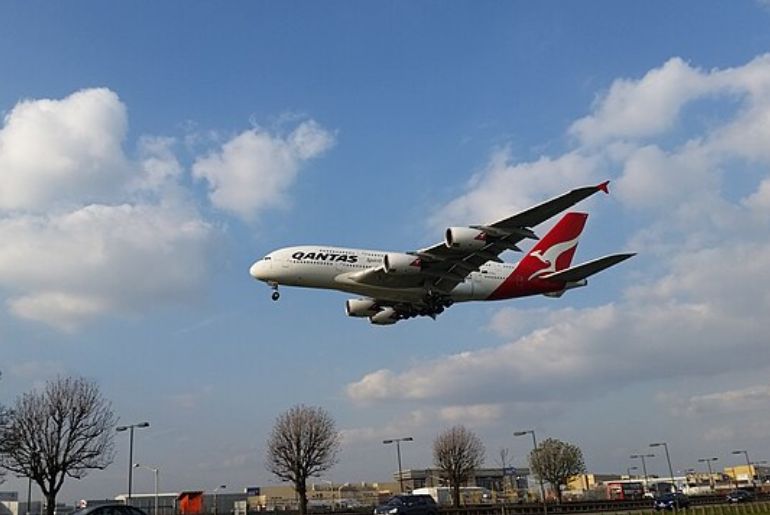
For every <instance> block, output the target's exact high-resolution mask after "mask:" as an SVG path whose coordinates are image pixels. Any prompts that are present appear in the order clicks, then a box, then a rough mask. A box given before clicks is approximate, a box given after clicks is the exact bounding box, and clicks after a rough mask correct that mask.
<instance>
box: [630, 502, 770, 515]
mask: <svg viewBox="0 0 770 515" xmlns="http://www.w3.org/2000/svg"><path fill="white" fill-rule="evenodd" d="M680 511H681V512H682V514H683V515H770V502H750V503H742V504H718V505H711V506H691V507H690V508H689V509H686V510H680ZM661 513H671V512H659V511H655V510H644V511H633V512H629V515H656V514H657V515H661Z"/></svg>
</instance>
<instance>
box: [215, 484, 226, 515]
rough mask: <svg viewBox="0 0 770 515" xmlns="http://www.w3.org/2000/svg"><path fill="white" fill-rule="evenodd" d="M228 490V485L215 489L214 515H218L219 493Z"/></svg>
mask: <svg viewBox="0 0 770 515" xmlns="http://www.w3.org/2000/svg"><path fill="white" fill-rule="evenodd" d="M225 488H227V485H219V486H218V487H216V488H215V489H214V515H217V492H218V491H219V490H220V489H222V490H224V489H225Z"/></svg>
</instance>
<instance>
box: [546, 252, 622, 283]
mask: <svg viewBox="0 0 770 515" xmlns="http://www.w3.org/2000/svg"><path fill="white" fill-rule="evenodd" d="M635 255H636V253H628V254H612V255H611V256H604V257H601V258H599V259H594V260H593V261H588V262H587V263H582V264H580V265H577V266H573V267H571V268H566V269H564V270H560V271H558V272H554V273H552V274H548V275H542V276H540V278H541V279H547V280H548V281H564V282H568V283H570V282H575V281H580V280H581V279H586V278H588V277H591V276H592V275H594V274H596V273H599V272H601V271H602V270H604V269H605V268H609V267H611V266H613V265H617V264H618V263H620V262H622V261H625V260H626V259H628V258H630V257H633V256H635Z"/></svg>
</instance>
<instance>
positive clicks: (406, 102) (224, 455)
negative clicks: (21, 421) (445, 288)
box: [0, 0, 770, 502]
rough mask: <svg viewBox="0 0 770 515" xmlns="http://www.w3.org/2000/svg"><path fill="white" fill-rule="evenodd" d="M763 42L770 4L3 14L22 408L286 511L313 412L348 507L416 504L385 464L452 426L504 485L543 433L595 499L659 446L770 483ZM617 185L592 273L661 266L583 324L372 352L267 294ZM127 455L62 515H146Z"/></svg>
mask: <svg viewBox="0 0 770 515" xmlns="http://www.w3.org/2000/svg"><path fill="white" fill-rule="evenodd" d="M769 29H770V3H768V2H767V1H756V0H744V1H736V2H730V3H729V5H728V4H726V3H725V2H719V1H712V0H697V1H696V0H692V1H686V0H682V1H677V2H671V1H667V0H666V1H664V0H653V1H649V2H631V1H614V0H613V1H610V0H592V1H587V2H555V1H543V2H523V1H510V2H498V1H484V2H471V1H458V2H451V3H446V2H431V1H416V2H414V1H392V2H376V3H375V2H353V1H331V2H299V1H289V2H229V3H227V4H226V5H225V4H220V3H214V2H202V1H195V2H165V3H156V2H146V1H145V2H132V3H110V4H105V3H102V2H93V1H74V2H66V3H46V2H4V3H2V5H0V71H1V72H0V73H1V75H0V76H1V77H2V80H0V112H1V113H2V122H1V124H0V372H2V377H0V402H2V403H4V404H6V405H12V404H13V402H14V400H15V399H16V398H17V396H18V395H20V394H21V393H23V392H27V391H30V390H32V389H34V388H40V387H41V385H43V384H45V382H46V381H47V380H50V379H52V378H55V377H57V376H64V375H78V376H83V377H85V378H88V379H90V380H93V381H95V382H96V383H97V384H98V385H99V386H100V388H101V390H102V393H103V394H104V396H105V397H106V398H107V399H109V401H110V402H111V403H112V407H113V409H114V411H115V414H116V416H117V417H119V420H120V423H121V424H131V423H137V422H142V421H149V422H150V424H151V425H150V427H149V428H148V429H141V430H137V432H136V435H135V442H134V444H135V445H134V451H135V453H134V461H135V462H138V463H141V464H146V465H149V466H153V467H159V468H160V483H161V489H162V490H165V491H181V490H190V489H204V490H213V489H214V488H215V487H216V486H218V485H222V484H226V485H227V486H228V489H227V490H228V491H234V492H235V491H241V490H242V489H243V488H244V487H247V486H265V485H271V484H276V483H277V480H276V479H275V478H273V477H271V476H270V474H269V473H268V472H267V470H266V469H265V465H264V449H265V441H266V439H267V437H268V435H269V432H270V429H271V427H272V424H273V423H274V421H275V418H276V417H277V416H278V415H279V414H280V413H281V412H283V411H284V410H286V409H288V408H290V407H291V406H293V405H296V404H305V405H313V406H321V407H323V408H325V409H326V410H328V411H329V413H330V414H331V415H332V416H333V417H334V419H335V420H336V422H337V426H338V428H339V429H340V430H341V431H342V434H343V448H342V452H341V455H340V460H339V463H338V464H337V465H336V466H335V467H334V468H333V469H332V470H331V471H330V472H329V473H328V474H326V475H325V476H324V477H323V478H319V481H321V480H327V481H328V480H330V481H333V482H335V483H339V482H348V481H349V482H353V481H355V482H358V481H384V480H388V479H389V478H390V477H392V473H393V471H394V470H395V469H396V456H395V449H393V448H392V446H385V445H383V444H382V440H383V439H385V438H396V437H403V436H412V437H413V438H414V442H411V443H406V444H404V446H403V447H402V455H403V464H404V467H405V468H423V467H428V466H430V465H431V464H432V457H431V443H432V440H433V438H435V436H436V435H437V434H438V433H439V432H441V431H442V430H444V429H446V428H448V427H450V426H452V425H454V424H463V425H465V426H466V427H468V428H470V429H472V430H473V431H475V432H476V433H477V434H478V435H479V436H480V437H481V439H482V441H483V442H484V444H485V446H486V450H487V453H486V457H487V458H486V463H487V465H488V466H499V456H500V449H502V448H507V449H510V452H511V456H512V459H513V463H514V465H517V466H525V465H526V455H527V453H528V451H529V449H530V447H529V446H530V441H529V440H527V439H526V438H515V437H514V436H513V432H514V431H518V430H523V429H534V430H535V431H536V432H537V436H538V438H541V439H542V438H546V437H553V438H559V439H562V440H565V441H568V442H571V443H574V444H576V445H578V446H579V447H581V449H582V450H583V453H584V456H585V461H586V465H587V467H588V469H589V470H590V471H592V472H596V473H621V472H625V471H626V469H627V467H630V466H635V465H639V464H638V463H635V462H634V461H633V460H630V459H629V455H630V454H634V453H637V452H641V451H645V452H650V451H652V452H655V453H656V454H657V455H658V456H657V457H656V458H654V459H649V460H648V461H647V463H648V469H649V471H650V472H651V473H654V474H660V475H664V474H665V473H666V470H667V467H666V465H665V459H662V456H661V455H660V452H657V451H659V450H658V449H649V448H648V444H649V443H651V442H656V441H666V442H668V444H669V449H670V451H671V459H672V462H673V466H674V468H675V469H676V470H685V469H687V468H691V467H698V466H699V464H698V462H697V460H698V459H699V458H703V457H712V456H714V457H719V459H720V461H719V462H718V463H717V464H718V465H722V466H729V465H731V464H737V463H738V462H739V461H740V457H739V456H738V457H736V456H733V455H731V451H733V450H736V449H742V450H747V451H748V452H749V454H750V456H751V458H752V459H753V460H763V459H770V418H768V415H767V414H768V413H770V380H768V377H770V375H769V373H770V349H769V348H768V347H769V346H770V341H768V328H770V327H769V326H768V320H767V313H769V312H770V294H768V288H767V285H768V284H770V241H769V239H768V234H770V145H768V141H770V30H769ZM604 180H610V181H611V183H610V189H611V194H610V195H609V196H604V195H597V196H594V197H592V198H591V199H589V200H587V201H584V202H583V203H581V204H580V205H579V206H578V208H579V209H581V210H585V211H586V212H588V213H590V217H589V220H588V224H587V226H586V230H585V232H584V233H583V237H582V239H581V243H580V245H579V247H578V251H577V255H576V259H577V260H580V261H583V260H588V259H591V258H594V257H598V256H601V255H604V254H609V253H614V252H622V251H630V252H637V253H638V255H637V256H636V257H635V258H633V259H632V260H630V261H627V262H624V263H623V264H621V265H619V266H617V267H615V268H613V269H611V270H608V271H606V272H604V273H602V274H600V275H598V276H596V277H594V278H592V279H591V280H590V283H591V284H590V285H589V286H588V287H587V288H581V289H577V290H573V291H569V292H567V294H565V295H564V296H563V297H562V298H560V299H549V298H544V297H534V298H528V299H519V300H510V301H503V302H495V303H473V304H462V305H456V306H454V307H452V308H451V309H449V310H447V311H446V312H445V313H444V314H442V315H441V316H440V317H439V318H438V319H437V320H436V321H433V320H430V319H428V318H424V319H413V320H410V321H407V322H401V323H399V324H397V325H395V326H390V327H375V326H372V325H370V324H368V322H367V321H366V320H361V319H351V318H348V317H346V316H345V314H344V301H345V300H346V299H347V298H348V296H346V295H345V294H342V293H339V292H331V291H318V290H302V289H294V288H283V289H282V296H281V299H280V301H279V302H272V301H271V300H270V290H269V288H268V287H266V286H265V285H264V284H262V283H258V282H256V281H254V280H253V279H251V278H250V277H249V274H248V269H249V266H250V264H251V263H252V262H253V261H254V260H256V259H258V258H260V257H261V256H263V255H264V254H266V253H268V252H269V251H271V250H274V249H276V248H279V247H284V246H290V245H296V244H313V243H324V244H332V245H340V246H351V247H356V248H367V249H389V250H394V251H408V250H415V249H417V248H421V247H426V246H428V245H431V244H433V243H435V242H437V241H440V240H441V239H442V235H443V231H444V229H445V228H446V227H448V226H451V225H470V224H483V223H487V222H491V221H493V220H495V219H497V218H499V217H503V216H507V215H510V214H512V213H515V212H517V211H518V210H521V209H525V208H527V207H529V206H531V205H532V204H535V203H538V202H541V201H543V200H545V199H547V198H550V197H552V196H554V195H557V194H560V193H562V192H565V191H567V190H569V189H572V188H574V187H579V186H583V185H591V184H597V183H599V182H601V181H604ZM545 227H546V228H547V224H546V226H545ZM542 229H543V228H542V227H541V228H540V229H538V230H539V231H540V232H542ZM504 257H505V259H506V260H508V261H514V260H516V259H517V256H516V255H515V254H513V253H506V254H505V255H504ZM115 436H116V437H115V460H114V462H113V464H112V465H111V466H110V467H108V468H107V469H105V470H103V471H93V472H92V473H90V474H89V475H88V476H87V477H86V478H84V479H82V480H78V481H76V480H71V479H70V480H68V481H67V482H66V483H65V486H64V489H63V491H62V494H61V497H60V499H61V500H62V501H66V502H74V501H76V500H77V499H80V498H105V497H112V496H114V495H117V494H120V493H123V492H125V490H126V483H127V479H126V476H127V468H128V458H127V450H128V439H127V435H126V433H118V434H116V435H115ZM152 480H153V478H152V474H151V473H150V472H148V471H145V470H142V469H138V470H136V471H135V474H134V485H135V486H134V491H135V492H150V491H151V490H152V488H153V487H152ZM25 486H26V482H25V481H23V480H19V479H16V478H13V477H9V478H6V481H5V484H3V485H0V489H2V490H16V489H18V490H19V491H22V492H23V491H24V489H25ZM36 495H37V494H36Z"/></svg>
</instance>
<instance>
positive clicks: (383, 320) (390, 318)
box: [369, 307, 398, 325]
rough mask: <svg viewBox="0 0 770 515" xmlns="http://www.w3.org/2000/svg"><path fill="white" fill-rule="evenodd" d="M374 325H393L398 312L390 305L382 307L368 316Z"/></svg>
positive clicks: (396, 319)
mask: <svg viewBox="0 0 770 515" xmlns="http://www.w3.org/2000/svg"><path fill="white" fill-rule="evenodd" d="M369 321H370V322H371V323H373V324H374V325H393V324H395V323H396V322H398V313H397V312H396V310H395V309H393V308H391V307H387V308H383V309H381V310H380V311H379V312H377V313H375V314H374V315H372V316H370V317H369Z"/></svg>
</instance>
